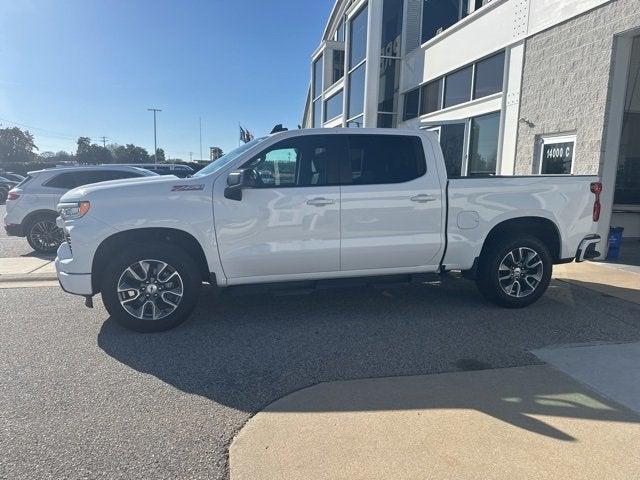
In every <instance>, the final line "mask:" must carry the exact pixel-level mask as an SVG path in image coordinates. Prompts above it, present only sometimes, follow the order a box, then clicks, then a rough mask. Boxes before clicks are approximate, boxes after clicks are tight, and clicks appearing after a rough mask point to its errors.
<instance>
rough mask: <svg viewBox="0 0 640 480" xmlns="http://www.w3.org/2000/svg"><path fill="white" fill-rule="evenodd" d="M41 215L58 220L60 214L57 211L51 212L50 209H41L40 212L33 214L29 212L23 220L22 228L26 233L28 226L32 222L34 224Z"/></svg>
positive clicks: (36, 211) (35, 211)
mask: <svg viewBox="0 0 640 480" xmlns="http://www.w3.org/2000/svg"><path fill="white" fill-rule="evenodd" d="M41 215H47V216H53V217H55V218H57V217H58V212H57V211H55V210H50V209H48V208H41V209H39V210H34V211H33V212H29V213H28V214H27V215H26V216H25V217H24V218H23V219H22V227H23V228H25V231H26V227H27V225H29V224H30V222H32V221H33V219H34V218H36V217H38V216H41Z"/></svg>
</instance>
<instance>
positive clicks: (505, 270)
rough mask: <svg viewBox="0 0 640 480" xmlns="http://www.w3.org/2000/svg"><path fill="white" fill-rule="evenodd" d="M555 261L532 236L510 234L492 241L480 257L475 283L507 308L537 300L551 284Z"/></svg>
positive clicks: (488, 297) (489, 298)
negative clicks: (507, 236) (499, 239)
mask: <svg viewBox="0 0 640 480" xmlns="http://www.w3.org/2000/svg"><path fill="white" fill-rule="evenodd" d="M552 270H553V262H552V259H551V254H550V253H549V250H548V249H547V247H546V246H545V244H544V243H542V242H541V241H540V240H539V239H537V238H536V237H533V236H521V237H509V238H507V239H505V240H502V241H496V242H494V243H493V244H492V245H490V246H489V247H488V248H487V250H486V251H485V252H484V253H483V255H482V257H481V258H480V262H479V265H478V274H477V277H476V284H477V286H478V289H479V290H480V293H482V295H483V296H484V297H485V298H487V299H488V300H490V301H492V302H493V303H496V304H498V305H500V306H502V307H506V308H522V307H526V306H528V305H531V304H532V303H534V302H535V301H537V300H538V299H539V298H540V297H541V296H542V295H543V294H544V292H545V291H546V290H547V288H548V287H549V283H550V282H551V274H552Z"/></svg>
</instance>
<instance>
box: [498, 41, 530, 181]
mask: <svg viewBox="0 0 640 480" xmlns="http://www.w3.org/2000/svg"><path fill="white" fill-rule="evenodd" d="M505 60H506V62H507V65H506V68H505V76H504V82H503V86H504V95H503V97H502V117H501V119H500V125H501V128H500V139H499V142H498V145H499V148H498V158H499V159H500V165H499V166H498V171H497V173H498V174H499V175H514V173H515V162H516V145H517V140H518V122H519V121H520V88H521V87H522V67H523V62H524V40H523V41H521V42H519V43H516V44H515V45H512V46H511V47H509V48H507V51H506V53H505Z"/></svg>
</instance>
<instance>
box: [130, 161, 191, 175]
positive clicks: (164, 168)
mask: <svg viewBox="0 0 640 480" xmlns="http://www.w3.org/2000/svg"><path fill="white" fill-rule="evenodd" d="M122 166H130V167H138V168H144V169H145V170H149V171H150V172H154V173H157V174H158V175H175V176H176V177H178V178H187V177H190V176H191V175H193V174H194V173H196V172H195V170H194V169H193V168H191V167H190V166H188V165H180V164H178V163H139V164H138V163H136V164H129V165H125V164H122Z"/></svg>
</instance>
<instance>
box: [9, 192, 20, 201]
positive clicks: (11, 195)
mask: <svg viewBox="0 0 640 480" xmlns="http://www.w3.org/2000/svg"><path fill="white" fill-rule="evenodd" d="M18 198H20V195H18V194H17V193H16V192H9V193H8V194H7V200H17V199H18Z"/></svg>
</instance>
